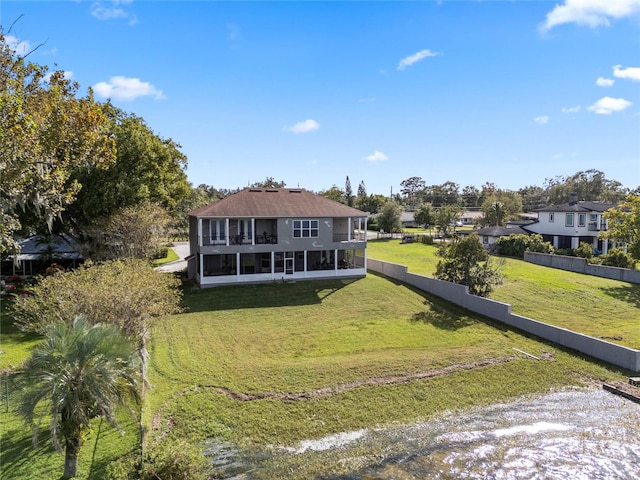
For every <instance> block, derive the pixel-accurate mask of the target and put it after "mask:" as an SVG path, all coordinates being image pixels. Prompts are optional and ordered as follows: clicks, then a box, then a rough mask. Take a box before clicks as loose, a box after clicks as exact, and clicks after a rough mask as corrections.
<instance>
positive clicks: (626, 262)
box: [600, 248, 636, 269]
mask: <svg viewBox="0 0 640 480" xmlns="http://www.w3.org/2000/svg"><path fill="white" fill-rule="evenodd" d="M600 263H601V264H602V265H607V266H609V267H620V268H631V269H634V268H635V263H636V262H635V261H634V259H633V258H632V257H631V255H629V254H628V253H626V252H625V251H623V250H621V249H620V248H614V249H612V250H609V253H607V254H605V255H601V256H600Z"/></svg>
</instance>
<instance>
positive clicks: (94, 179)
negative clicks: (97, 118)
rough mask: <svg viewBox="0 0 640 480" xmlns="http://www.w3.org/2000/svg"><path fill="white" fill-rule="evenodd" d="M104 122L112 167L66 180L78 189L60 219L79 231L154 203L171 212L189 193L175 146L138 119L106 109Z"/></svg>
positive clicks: (84, 170)
mask: <svg viewBox="0 0 640 480" xmlns="http://www.w3.org/2000/svg"><path fill="white" fill-rule="evenodd" d="M109 118H110V126H109V129H110V133H111V134H112V135H113V137H114V138H115V139H116V143H117V158H116V161H115V162H114V163H113V164H112V165H111V166H110V167H109V168H108V169H102V170H101V169H96V168H93V167H91V166H83V167H81V168H78V169H76V170H75V172H74V174H73V177H72V180H73V181H75V182H76V183H78V184H80V185H82V189H81V190H80V191H79V192H78V195H77V199H76V201H75V202H74V203H73V204H72V205H70V206H69V208H68V215H67V216H66V218H67V219H68V220H70V221H71V223H72V225H73V226H74V227H76V228H78V229H79V230H81V231H82V229H83V227H85V226H87V225H91V224H92V223H93V221H94V220H95V219H96V218H101V217H102V218H106V217H109V216H110V215H112V214H113V213H115V212H116V211H117V210H119V209H120V208H123V207H128V206H131V205H139V204H142V203H155V204H158V205H160V206H161V207H163V208H165V209H166V210H167V211H170V212H172V211H173V210H175V208H176V206H177V205H178V203H179V202H180V201H181V200H183V199H184V198H187V197H188V196H189V194H190V192H191V186H190V185H189V182H188V180H187V175H186V173H185V171H184V169H185V167H186V164H187V158H186V156H185V155H184V154H183V153H182V152H181V151H180V145H179V144H177V143H176V142H174V141H173V140H171V139H163V138H161V137H159V136H158V135H156V134H155V133H154V132H153V131H152V130H151V129H150V128H149V127H148V126H147V124H146V122H145V121H144V119H142V118H140V117H138V116H136V115H132V114H127V113H125V112H123V111H122V110H120V109H117V108H115V107H111V108H110V109H109Z"/></svg>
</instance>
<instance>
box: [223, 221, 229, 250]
mask: <svg viewBox="0 0 640 480" xmlns="http://www.w3.org/2000/svg"><path fill="white" fill-rule="evenodd" d="M224 221H225V227H226V228H225V229H224V230H225V232H226V237H227V243H226V245H227V247H228V246H229V236H230V235H231V232H230V231H229V219H228V218H225V220H224Z"/></svg>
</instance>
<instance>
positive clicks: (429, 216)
mask: <svg viewBox="0 0 640 480" xmlns="http://www.w3.org/2000/svg"><path fill="white" fill-rule="evenodd" d="M414 219H415V221H416V223H417V224H418V225H423V226H425V225H432V224H433V220H434V215H433V209H432V208H431V205H429V204H428V203H425V204H422V205H420V207H419V208H418V210H416V213H415V215H414Z"/></svg>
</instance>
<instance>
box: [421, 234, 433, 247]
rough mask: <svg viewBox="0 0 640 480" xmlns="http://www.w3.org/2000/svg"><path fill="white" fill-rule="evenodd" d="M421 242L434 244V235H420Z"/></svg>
mask: <svg viewBox="0 0 640 480" xmlns="http://www.w3.org/2000/svg"><path fill="white" fill-rule="evenodd" d="M418 239H419V241H420V243H424V244H425V245H433V237H432V236H431V235H418Z"/></svg>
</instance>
